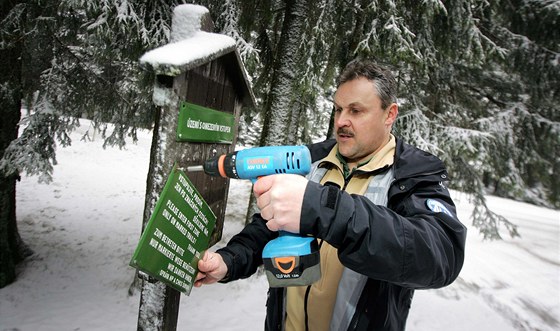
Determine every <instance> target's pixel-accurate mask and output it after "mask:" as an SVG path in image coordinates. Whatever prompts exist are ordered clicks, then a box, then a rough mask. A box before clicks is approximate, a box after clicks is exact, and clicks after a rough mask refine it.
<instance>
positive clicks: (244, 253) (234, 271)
mask: <svg viewBox="0 0 560 331" xmlns="http://www.w3.org/2000/svg"><path fill="white" fill-rule="evenodd" d="M276 237H278V232H273V231H270V230H269V229H268V228H267V227H266V221H265V220H263V219H262V218H261V216H260V214H255V215H254V216H253V221H252V222H251V223H249V224H248V225H246V226H245V228H243V230H241V232H239V233H238V234H236V235H235V236H233V237H232V238H231V240H230V241H229V242H228V244H227V246H226V247H224V248H221V249H219V250H217V251H216V252H217V253H218V254H220V255H221V256H222V258H223V259H224V262H225V263H226V265H227V267H228V274H227V276H226V279H224V280H223V281H222V282H229V281H233V280H237V279H240V278H247V277H249V276H251V275H252V274H254V273H255V271H256V270H257V268H258V266H259V265H261V264H262V263H263V262H262V251H263V248H264V246H265V245H266V244H267V243H268V242H269V241H270V240H272V239H274V238H276Z"/></svg>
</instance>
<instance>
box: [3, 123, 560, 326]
mask: <svg viewBox="0 0 560 331" xmlns="http://www.w3.org/2000/svg"><path fill="white" fill-rule="evenodd" d="M87 125H88V122H86V121H84V122H83V125H82V127H81V128H80V129H79V130H78V132H76V133H75V134H73V139H74V142H73V144H72V146H71V147H69V148H65V149H62V148H60V149H59V150H58V161H59V165H57V166H56V167H55V174H54V182H53V183H51V184H50V185H44V184H38V183H37V179H36V178H34V177H32V178H28V177H23V178H22V180H21V182H20V183H18V188H17V190H18V191H17V192H18V193H17V201H18V202H17V203H18V209H17V215H18V220H19V223H18V226H19V230H20V234H21V235H22V237H23V239H24V240H25V242H26V243H28V244H29V245H30V246H31V248H32V249H33V250H34V251H35V255H34V256H32V257H31V258H30V259H28V260H27V261H26V262H24V263H23V264H22V265H21V268H20V270H19V272H20V273H19V277H18V280H17V282H16V283H14V284H12V285H9V286H7V287H5V288H3V289H0V330H1V331H8V330H10V331H14V330H18V331H35V330H38V331H42V330H44V331H47V330H49V331H50V330H52V331H55V330H56V331H60V330H81V331H84V330H135V329H136V319H137V313H138V303H139V294H138V293H136V294H134V295H132V296H129V295H128V294H127V291H128V287H129V284H130V283H131V281H132V278H133V274H134V270H133V269H132V268H131V267H129V266H128V262H129V260H130V257H131V255H132V253H133V251H134V248H135V247H136V244H137V242H138V238H139V235H140V227H141V218H142V208H143V200H144V191H145V184H146V183H145V182H146V172H147V168H148V154H149V145H150V140H151V133H150V132H148V131H143V132H141V133H140V136H139V139H140V140H139V142H138V144H137V145H134V144H128V145H127V148H126V150H122V151H121V150H118V149H106V150H104V149H102V147H101V144H102V142H101V139H97V140H96V141H94V142H89V143H84V142H81V141H79V137H80V136H81V135H80V132H83V131H85V130H86V129H87ZM249 193H250V187H249V184H248V183H246V182H243V181H232V184H231V190H230V195H229V196H230V201H229V203H228V209H227V218H226V224H225V229H224V240H227V239H229V238H230V237H231V236H232V235H233V234H234V233H236V232H237V231H239V230H240V229H241V227H242V219H243V215H244V214H245V210H244V207H245V206H246V201H247V198H248V196H249ZM455 199H456V202H457V203H458V207H459V216H460V218H461V219H463V220H464V222H465V223H466V224H467V225H469V223H470V222H469V221H468V216H469V215H470V210H471V209H472V207H471V206H470V205H469V203H468V201H467V198H466V197H465V196H462V195H460V194H455ZM489 204H490V206H491V207H492V208H494V210H495V211H496V212H498V213H501V214H502V215H504V216H506V217H507V218H508V219H510V220H511V221H512V222H514V223H515V224H518V226H519V231H520V233H521V236H522V237H521V238H516V239H509V238H505V240H503V241H495V242H487V241H482V240H481V237H480V236H479V235H478V232H477V230H476V229H472V228H471V229H470V232H469V237H468V246H467V258H466V262H465V266H464V269H463V271H462V273H461V275H460V277H459V279H458V280H457V281H456V282H455V283H454V284H453V285H451V286H449V287H447V288H445V289H441V290H431V291H417V292H416V295H415V299H414V301H413V306H412V310H411V315H410V317H409V321H408V330H421V331H422V330H459V331H461V330H465V331H466V330H477V331H485V330H488V331H490V330H492V331H496V330H541V331H547V330H559V329H560V246H559V245H560V244H559V242H560V212H559V211H556V210H550V209H545V208H539V207H535V206H532V205H528V204H524V203H518V202H514V201H511V200H505V199H499V198H494V197H489ZM218 245H222V243H219V244H218ZM266 287H267V284H266V279H265V277H264V276H259V275H257V276H253V277H252V278H251V279H249V280H243V281H238V282H234V283H231V284H228V285H223V284H216V285H213V286H206V287H203V288H200V289H194V290H193V292H192V293H191V295H190V296H185V295H183V296H182V299H181V305H180V313H179V326H178V330H187V329H195V330H228V331H229V330H261V329H262V325H263V318H264V310H265V308H264V304H265V298H266Z"/></svg>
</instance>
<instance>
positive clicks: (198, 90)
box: [138, 5, 254, 331]
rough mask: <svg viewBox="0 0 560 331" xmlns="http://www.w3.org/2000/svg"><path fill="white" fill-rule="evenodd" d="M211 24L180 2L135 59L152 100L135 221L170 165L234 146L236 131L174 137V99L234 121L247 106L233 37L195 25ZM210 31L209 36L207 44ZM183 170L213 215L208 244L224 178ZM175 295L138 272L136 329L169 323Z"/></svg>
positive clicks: (148, 207)
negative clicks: (223, 139)
mask: <svg viewBox="0 0 560 331" xmlns="http://www.w3.org/2000/svg"><path fill="white" fill-rule="evenodd" d="M212 29H213V23H212V21H211V19H210V15H209V13H208V10H207V9H206V8H204V7H201V6H196V5H180V6H178V7H176V8H175V11H174V16H173V22H172V32H171V42H170V44H168V45H166V46H162V47H160V48H159V49H156V50H153V51H151V52H148V53H147V54H145V55H144V56H143V57H142V58H141V62H142V63H143V64H144V65H146V66H147V67H149V68H151V69H152V70H154V71H155V73H156V81H155V84H154V103H155V104H156V106H157V113H156V121H155V125H154V133H153V134H154V135H153V140H152V147H151V155H150V167H149V172H148V178H147V189H146V202H145V207H144V215H143V224H144V226H143V227H145V225H146V223H147V221H148V220H149V219H150V216H151V214H152V212H153V210H154V207H155V204H156V201H157V199H158V196H159V194H160V193H161V191H162V189H163V186H164V184H165V178H166V177H167V176H168V175H169V173H170V172H171V170H172V168H173V165H174V164H177V165H178V166H179V167H182V168H186V167H187V166H190V165H199V164H202V163H203V162H204V160H206V159H207V158H209V157H212V156H214V155H216V154H223V153H228V152H232V151H233V150H234V148H235V142H236V138H237V134H234V139H233V141H232V143H230V144H223V143H204V142H202V143H201V142H183V141H178V140H177V128H178V126H179V125H180V123H179V108H180V105H181V103H182V102H188V103H191V104H196V105H199V106H203V107H207V108H211V109H213V110H216V111H220V112H224V113H228V114H232V115H233V116H234V118H235V123H238V122H239V115H240V112H241V107H242V106H244V105H246V106H250V107H253V106H254V96H253V94H252V91H251V89H250V86H249V84H248V81H247V77H246V76H245V71H244V69H243V66H242V64H241V61H240V58H239V56H238V54H237V51H236V49H235V42H234V41H233V39H231V38H229V39H231V40H228V39H227V38H228V37H225V36H222V35H216V34H212V33H208V32H203V31H211V30H212ZM205 33H206V34H205ZM198 38H202V39H204V40H205V42H204V45H201V44H200V43H198V40H199V39H198ZM212 38H215V39H216V41H215V43H214V44H212V42H211V41H212V40H213V39H212ZM189 50H190V51H191V53H189ZM183 52H184V54H183ZM192 53H195V54H196V55H193V54H192ZM236 129H237V128H236ZM187 175H188V176H189V179H190V180H191V182H192V183H193V184H194V186H195V187H196V188H197V190H198V191H199V192H200V194H201V195H202V197H203V198H204V200H205V201H206V202H207V203H208V205H209V206H210V208H211V209H212V210H213V212H214V214H215V215H216V217H217V220H216V226H215V230H214V232H213V234H212V237H211V239H210V246H211V245H213V244H215V243H216V242H217V241H219V240H220V239H221V236H222V229H223V222H224V215H225V208H226V201H227V193H228V188H229V180H226V179H223V178H215V177H210V176H207V175H205V174H204V173H194V174H192V173H187ZM179 300H180V292H178V291H176V290H174V289H172V288H171V287H167V286H166V285H165V284H164V283H162V282H159V281H156V280H154V279H152V278H150V277H145V279H143V280H142V291H141V296H140V307H139V314H138V330H145V331H148V330H150V331H152V330H176V329H177V317H178V312H179Z"/></svg>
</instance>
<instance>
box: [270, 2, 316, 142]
mask: <svg viewBox="0 0 560 331" xmlns="http://www.w3.org/2000/svg"><path fill="white" fill-rule="evenodd" d="M306 14H307V0H287V1H286V7H285V10H284V23H283V24H282V32H281V35H280V40H279V42H278V46H277V47H276V49H277V51H276V55H275V60H274V65H273V73H272V80H271V84H270V91H269V93H268V97H267V103H266V105H265V107H264V114H265V117H264V124H263V132H262V134H261V145H282V144H286V143H287V142H288V141H289V137H288V132H289V131H290V130H288V127H289V126H290V125H293V123H291V121H290V119H291V110H290V107H291V105H292V101H293V98H294V96H293V86H294V80H295V79H297V77H296V73H297V68H296V64H297V62H298V61H297V57H298V56H299V54H298V53H297V49H298V47H299V43H300V42H301V40H300V37H301V36H302V35H303V29H304V26H305V20H306V18H307V17H306ZM295 97H297V96H295Z"/></svg>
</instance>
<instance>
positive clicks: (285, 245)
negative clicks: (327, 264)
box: [262, 232, 321, 287]
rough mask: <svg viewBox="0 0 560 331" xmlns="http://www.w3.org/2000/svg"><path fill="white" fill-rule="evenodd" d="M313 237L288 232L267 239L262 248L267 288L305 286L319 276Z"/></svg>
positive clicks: (317, 256) (315, 243) (317, 255)
mask: <svg viewBox="0 0 560 331" xmlns="http://www.w3.org/2000/svg"><path fill="white" fill-rule="evenodd" d="M319 256H320V255H319V247H318V245H317V240H316V239H315V238H311V237H300V236H298V235H295V234H291V233H288V232H281V234H280V236H279V237H278V238H276V239H274V240H271V241H270V242H269V243H268V244H267V245H266V246H265V248H264V250H263V254H262V257H263V263H264V269H265V273H266V277H267V279H268V283H269V285H270V287H287V286H306V285H311V284H313V283H314V282H316V281H317V280H319V278H321V263H320V258H319Z"/></svg>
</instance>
